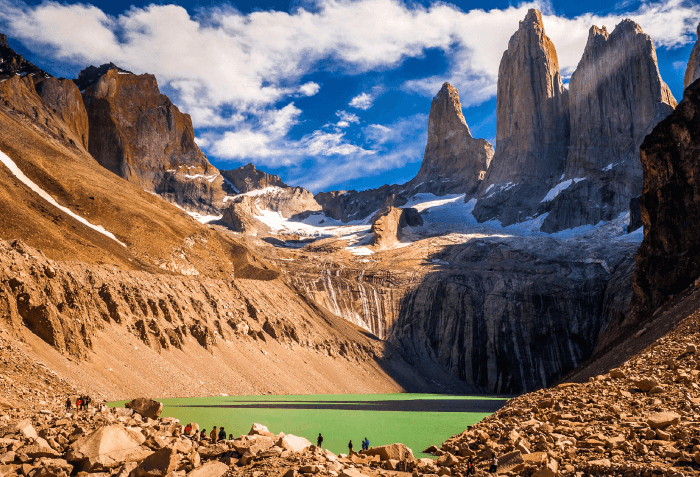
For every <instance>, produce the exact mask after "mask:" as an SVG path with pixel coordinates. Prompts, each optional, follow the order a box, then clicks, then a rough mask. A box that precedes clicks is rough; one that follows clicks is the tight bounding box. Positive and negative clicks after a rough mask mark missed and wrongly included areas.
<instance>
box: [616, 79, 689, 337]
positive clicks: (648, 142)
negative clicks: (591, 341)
mask: <svg viewBox="0 0 700 477" xmlns="http://www.w3.org/2000/svg"><path fill="white" fill-rule="evenodd" d="M699 155H700V81H697V80H696V81H695V82H694V83H693V84H691V85H689V86H688V87H687V88H686V89H685V91H684V92H683V100H682V101H681V102H680V103H679V104H678V106H677V107H676V110H675V111H674V112H673V113H672V114H671V115H670V116H669V117H667V118H666V119H665V120H663V121H661V122H660V123H659V124H658V125H657V126H656V127H655V128H654V130H653V131H652V132H651V133H650V134H649V135H648V136H647V137H646V139H645V140H644V143H643V144H642V146H641V156H640V157H641V161H642V166H643V168H644V191H643V194H642V199H641V202H640V206H641V210H642V222H643V223H644V240H643V241H642V245H641V246H640V247H639V251H638V253H637V265H636V268H635V272H634V296H633V298H632V308H633V312H634V313H632V314H631V315H630V316H629V317H628V319H627V320H626V321H625V322H623V325H624V324H632V323H633V322H634V321H635V320H636V319H637V318H641V317H643V316H645V315H647V314H648V313H650V312H652V311H654V310H655V309H656V308H658V307H659V306H660V305H661V304H663V303H665V302H666V301H668V299H669V296H671V295H675V294H678V293H680V292H681V291H683V290H685V289H686V288H687V287H688V286H689V285H691V284H692V283H693V282H694V281H695V279H696V278H697V277H698V276H700V243H699V242H698V240H697V237H698V234H699V233H700V202H699V201H698V200H697V197H698V196H700V182H699V181H697V180H695V177H697V175H698V173H700V167H698V161H697V157H698V156H699Z"/></svg>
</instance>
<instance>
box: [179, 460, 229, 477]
mask: <svg viewBox="0 0 700 477" xmlns="http://www.w3.org/2000/svg"><path fill="white" fill-rule="evenodd" d="M228 469H229V467H228V465H226V464H224V463H223V462H217V461H212V462H207V463H206V464H204V465H203V466H201V467H199V468H198V469H194V470H193V471H191V472H190V473H189V474H187V477H221V476H222V475H224V474H225V473H226V472H228Z"/></svg>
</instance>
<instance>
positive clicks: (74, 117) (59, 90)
mask: <svg viewBox="0 0 700 477" xmlns="http://www.w3.org/2000/svg"><path fill="white" fill-rule="evenodd" d="M36 91H37V93H38V94H39V96H41V99H43V100H44V102H45V103H46V104H47V105H48V106H49V107H50V108H51V109H53V110H54V111H55V112H56V114H58V115H59V116H60V118H61V119H62V120H63V122H64V123H66V125H67V126H68V127H69V128H70V130H71V131H72V132H73V133H74V134H75V136H76V137H78V138H79V139H80V145H81V146H83V147H84V148H85V149H87V148H88V138H89V124H88V117H87V111H86V110H85V104H83V97H82V96H81V95H80V90H78V87H77V86H76V85H75V83H73V82H72V81H71V80H67V79H58V78H46V79H45V80H43V81H42V82H41V83H38V84H37V85H36Z"/></svg>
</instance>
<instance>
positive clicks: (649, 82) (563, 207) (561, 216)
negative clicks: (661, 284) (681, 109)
mask: <svg viewBox="0 0 700 477" xmlns="http://www.w3.org/2000/svg"><path fill="white" fill-rule="evenodd" d="M568 100H569V108H568V109H569V125H570V139H569V148H568V153H567V155H566V168H565V171H564V174H563V175H562V176H561V177H560V178H559V179H558V181H557V182H558V184H557V185H556V186H555V187H557V188H559V189H561V190H560V191H559V192H558V193H557V194H556V195H555V196H554V197H552V198H551V199H550V195H552V194H551V193H550V194H548V196H547V197H546V199H548V200H544V202H543V206H542V207H541V209H540V210H539V211H538V213H540V214H543V213H547V212H548V215H547V217H546V218H545V219H544V221H543V223H542V227H541V230H542V231H543V232H548V233H553V232H558V231H560V230H564V229H569V228H574V227H579V226H581V225H588V224H591V225H593V224H597V223H598V222H600V221H609V220H612V219H615V218H617V217H618V216H619V215H620V214H621V213H623V212H625V211H627V210H629V207H630V200H631V199H632V198H633V197H637V196H639V195H640V194H641V192H642V165H641V163H640V162H639V146H640V145H641V144H642V141H643V140H644V138H645V137H646V135H647V134H649V133H650V132H651V130H652V129H653V128H654V126H656V125H657V124H658V123H659V121H661V120H662V119H664V118H665V117H666V116H668V115H669V114H670V113H671V112H672V111H673V108H674V107H675V106H676V100H675V99H674V98H673V94H671V90H670V89H669V87H668V86H667V85H666V83H664V81H663V80H662V79H661V74H660V73H659V67H658V65H657V60H656V50H655V49H654V43H653V41H652V39H651V37H650V36H649V35H646V34H645V33H644V32H643V31H642V29H641V27H640V26H639V25H638V24H636V23H635V22H633V21H632V20H623V21H621V22H620V23H619V24H618V25H617V26H616V27H615V29H614V30H613V32H612V33H610V34H608V32H607V30H606V29H605V27H603V28H602V29H601V28H598V27H596V26H593V27H591V29H590V30H589V34H588V42H587V44H586V48H585V50H584V52H583V56H582V58H581V60H580V61H579V64H578V66H577V68H576V71H574V73H573V75H572V76H571V81H570V82H569V94H568ZM564 186H565V187H564ZM562 187H564V188H563V189H562Z"/></svg>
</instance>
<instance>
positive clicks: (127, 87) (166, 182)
mask: <svg viewBox="0 0 700 477" xmlns="http://www.w3.org/2000/svg"><path fill="white" fill-rule="evenodd" d="M83 100H84V102H85V107H86V108H87V112H88V119H89V123H90V138H89V151H90V154H92V155H93V156H94V157H95V159H97V161H98V162H99V163H100V164H102V165H103V166H104V167H106V168H107V169H109V170H110V171H112V172H114V173H115V174H117V175H119V176H121V177H123V178H125V179H126V180H128V181H130V182H132V183H134V184H137V185H139V186H140V187H141V188H143V189H144V190H146V191H149V192H155V193H157V194H159V195H160V196H162V197H164V198H165V199H166V200H168V201H171V202H175V203H177V204H179V205H180V206H182V207H184V208H186V209H191V210H194V211H203V212H205V213H216V212H217V211H218V209H219V208H220V207H221V205H222V204H223V198H224V197H225V196H226V193H225V192H224V190H223V182H224V180H223V178H222V177H221V175H220V174H219V171H218V170H217V169H216V168H214V167H213V166H212V165H211V164H210V163H209V161H208V160H207V158H206V157H205V156H204V154H202V152H201V151H200V150H199V147H197V144H195V142H194V130H193V128H192V121H191V119H190V117H189V115H186V114H182V113H181V112H180V111H179V110H178V109H177V107H176V106H175V105H174V104H172V102H171V101H170V100H169V99H168V98H167V97H166V96H165V95H162V94H160V91H159V90H158V84H157V83H156V79H155V77H154V76H152V75H140V76H136V75H132V74H128V73H122V72H119V71H118V70H116V69H110V70H108V71H107V72H106V73H105V74H103V75H102V76H100V77H99V80H97V82H95V83H94V84H93V85H92V86H89V87H88V88H87V89H86V90H85V91H84V92H83Z"/></svg>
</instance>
